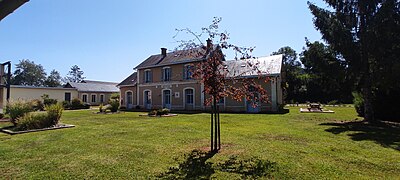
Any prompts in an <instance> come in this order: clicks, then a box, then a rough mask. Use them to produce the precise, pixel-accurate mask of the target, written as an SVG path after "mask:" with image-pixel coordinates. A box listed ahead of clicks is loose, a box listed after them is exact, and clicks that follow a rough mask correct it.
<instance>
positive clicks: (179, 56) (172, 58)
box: [134, 47, 206, 69]
mask: <svg viewBox="0 0 400 180" xmlns="http://www.w3.org/2000/svg"><path fill="white" fill-rule="evenodd" d="M205 54H206V48H205V47H204V48H195V49H192V50H179V51H174V52H169V53H167V55H166V56H165V57H163V55H162V54H156V55H152V56H150V57H149V58H147V59H146V60H144V61H143V62H142V63H140V64H139V65H138V66H136V67H135V68H134V69H143V68H151V67H158V66H166V65H172V64H182V63H189V62H196V61H201V60H203V59H204V55H205Z"/></svg>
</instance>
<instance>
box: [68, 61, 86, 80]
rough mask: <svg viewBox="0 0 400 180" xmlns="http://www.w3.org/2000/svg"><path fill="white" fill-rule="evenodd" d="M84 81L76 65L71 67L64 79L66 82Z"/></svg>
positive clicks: (81, 72)
mask: <svg viewBox="0 0 400 180" xmlns="http://www.w3.org/2000/svg"><path fill="white" fill-rule="evenodd" d="M84 79H85V77H84V76H83V71H82V70H81V68H79V67H78V65H74V66H72V67H71V70H70V71H69V72H68V75H67V77H66V80H67V81H68V82H81V81H82V80H84Z"/></svg>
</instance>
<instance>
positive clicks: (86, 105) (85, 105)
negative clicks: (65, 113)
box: [79, 103, 91, 109]
mask: <svg viewBox="0 0 400 180" xmlns="http://www.w3.org/2000/svg"><path fill="white" fill-rule="evenodd" d="M90 106H91V104H90V103H84V104H83V105H82V107H81V108H79V109H90Z"/></svg>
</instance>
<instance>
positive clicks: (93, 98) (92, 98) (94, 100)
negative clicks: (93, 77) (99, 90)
mask: <svg viewBox="0 0 400 180" xmlns="http://www.w3.org/2000/svg"><path fill="white" fill-rule="evenodd" d="M96 98H97V96H96V94H92V96H91V98H90V100H91V101H90V102H92V103H95V102H96Z"/></svg>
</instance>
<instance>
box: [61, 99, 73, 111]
mask: <svg viewBox="0 0 400 180" xmlns="http://www.w3.org/2000/svg"><path fill="white" fill-rule="evenodd" d="M62 106H63V108H64V109H70V108H71V102H69V101H63V102H62Z"/></svg>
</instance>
